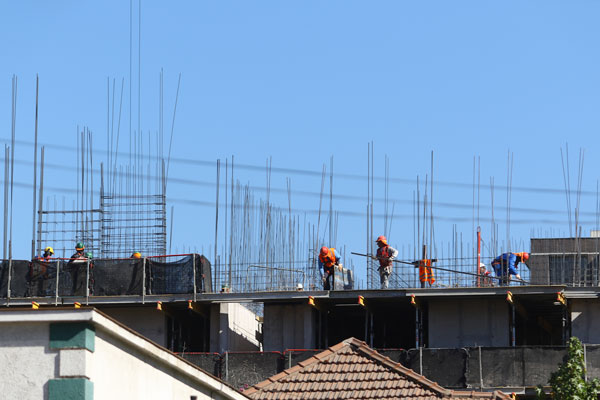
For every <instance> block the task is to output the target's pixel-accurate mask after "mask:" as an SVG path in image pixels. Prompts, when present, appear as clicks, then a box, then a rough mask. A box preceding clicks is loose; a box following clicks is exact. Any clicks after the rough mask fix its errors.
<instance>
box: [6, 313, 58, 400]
mask: <svg viewBox="0 0 600 400" xmlns="http://www.w3.org/2000/svg"><path fill="white" fill-rule="evenodd" d="M49 337H50V331H49V325H48V324H47V323H42V322H39V323H36V322H22V323H19V322H12V323H0V398H2V399H19V400H29V399H31V400H35V399H38V400H39V399H47V398H48V397H47V391H46V390H45V389H44V385H46V382H48V380H49V379H52V378H54V377H55V376H56V374H57V371H58V352H57V351H51V350H50V348H49Z"/></svg>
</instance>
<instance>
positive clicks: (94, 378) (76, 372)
mask: <svg viewBox="0 0 600 400" xmlns="http://www.w3.org/2000/svg"><path fill="white" fill-rule="evenodd" d="M60 322H84V323H86V324H91V325H92V326H93V327H94V329H95V335H94V336H93V339H92V340H93V343H94V349H93V350H94V351H93V352H92V351H89V350H86V349H50V348H49V344H50V325H51V324H53V323H60ZM57 378H62V379H65V378H66V379H68V378H79V379H81V378H86V379H89V380H90V381H91V382H92V384H93V393H94V399H95V400H102V399H107V400H112V399H144V400H154V399H156V400H162V399H186V400H187V399H190V396H197V399H199V400H200V399H233V400H247V399H248V398H247V397H246V396H244V395H243V394H241V393H239V392H237V391H236V390H235V389H233V388H231V387H229V386H228V385H226V384H225V383H224V382H222V381H220V380H218V379H216V378H214V377H213V376H211V375H209V374H208V373H207V372H205V371H202V370H200V369H198V368H197V367H195V366H193V365H191V364H189V363H187V362H186V361H184V360H182V359H180V358H178V357H176V356H175V355H174V354H172V353H171V352H169V351H168V350H166V349H164V348H161V347H159V346H157V345H156V344H154V343H152V342H150V341H148V340H147V339H145V338H144V337H142V336H140V335H139V334H137V333H136V332H133V331H132V330H130V329H128V328H126V327H124V326H122V325H119V323H118V322H116V321H114V320H111V319H110V318H107V317H106V316H104V315H103V314H101V313H99V312H97V311H95V310H91V309H85V310H84V309H81V310H76V309H70V310H64V309H63V310H60V311H54V310H53V311H39V310H31V311H18V312H2V311H0V399H18V400H28V399H32V400H33V399H47V398H48V381H49V380H51V379H57Z"/></svg>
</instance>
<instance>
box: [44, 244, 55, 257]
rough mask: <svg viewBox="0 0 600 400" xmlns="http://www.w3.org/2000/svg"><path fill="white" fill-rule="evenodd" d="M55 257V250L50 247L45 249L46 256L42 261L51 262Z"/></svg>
mask: <svg viewBox="0 0 600 400" xmlns="http://www.w3.org/2000/svg"><path fill="white" fill-rule="evenodd" d="M53 255H54V249H53V248H52V247H50V246H48V247H46V248H45V249H44V254H42V260H44V261H50V258H52V256H53Z"/></svg>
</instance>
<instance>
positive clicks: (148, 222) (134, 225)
mask: <svg viewBox="0 0 600 400" xmlns="http://www.w3.org/2000/svg"><path fill="white" fill-rule="evenodd" d="M101 204H102V210H103V213H102V239H101V245H102V257H104V258H120V257H127V256H129V255H130V254H131V253H132V252H133V251H138V252H141V253H142V254H144V255H161V254H166V253H167V246H166V244H167V232H166V219H167V215H166V201H165V196H163V195H160V194H159V195H153V194H142V195H137V196H127V195H117V194H111V195H104V196H102V197H101Z"/></svg>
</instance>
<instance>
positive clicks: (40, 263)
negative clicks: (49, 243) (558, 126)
mask: <svg viewBox="0 0 600 400" xmlns="http://www.w3.org/2000/svg"><path fill="white" fill-rule="evenodd" d="M53 254H54V249H53V248H52V247H46V248H45V249H44V254H42V256H41V257H36V258H35V259H34V260H33V261H32V262H30V263H29V275H28V277H27V293H26V294H25V296H26V297H29V296H45V295H48V294H49V293H48V291H49V288H48V286H47V280H48V278H49V277H50V275H49V272H48V267H49V264H48V263H49V262H50V261H51V260H50V259H51V258H52V255H53Z"/></svg>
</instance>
